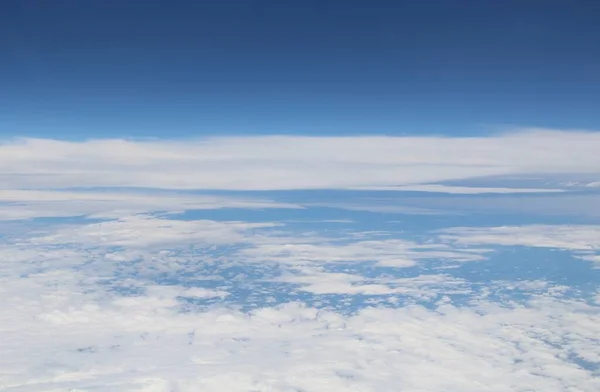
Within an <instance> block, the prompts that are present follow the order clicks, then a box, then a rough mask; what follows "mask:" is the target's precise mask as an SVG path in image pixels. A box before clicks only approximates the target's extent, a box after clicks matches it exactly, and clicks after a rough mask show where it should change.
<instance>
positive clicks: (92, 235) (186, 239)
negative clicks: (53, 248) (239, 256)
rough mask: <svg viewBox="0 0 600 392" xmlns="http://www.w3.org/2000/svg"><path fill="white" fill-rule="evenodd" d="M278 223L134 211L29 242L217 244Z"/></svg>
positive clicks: (141, 246) (245, 237) (133, 245)
mask: <svg viewBox="0 0 600 392" xmlns="http://www.w3.org/2000/svg"><path fill="white" fill-rule="evenodd" d="M277 226H279V224H277V223H248V222H219V221H212V220H177V219H162V218H158V217H154V216H149V215H133V216H126V217H123V218H120V219H117V220H110V221H105V222H100V223H92V224H86V225H73V226H67V227H61V228H59V229H58V230H57V231H55V232H53V233H49V234H47V235H43V236H38V237H35V238H33V239H32V240H31V242H32V243H33V244H37V245H40V244H52V245H58V244H78V245H85V246H92V247H97V246H104V247H114V246H125V247H128V248H130V249H150V248H161V247H177V246H181V245H190V244H197V245H220V244H233V243H242V242H248V241H249V240H250V239H251V230H253V229H261V228H272V227H277Z"/></svg>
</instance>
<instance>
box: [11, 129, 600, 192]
mask: <svg viewBox="0 0 600 392" xmlns="http://www.w3.org/2000/svg"><path fill="white" fill-rule="evenodd" d="M599 147H600V133H594V132H561V131H547V130H535V129H534V130H525V131H521V132H517V133H513V134H502V135H497V136H493V137H454V138H448V137H383V136H381V137H300V136H262V137H225V138H210V139H201V140H186V141H165V140H160V141H125V140H91V141H84V142H69V141H58V140H44V139H23V140H19V141H16V142H5V143H4V144H1V145H0V167H2V174H1V175H0V180H1V181H2V186H3V188H5V189H23V188H31V187H33V188H60V187H81V186H101V187H102V186H104V187H148V188H171V189H174V188H180V189H236V190H259V189H262V190H268V189H301V188H304V189H306V188H328V189H331V188H356V187H381V186H383V187H386V186H400V185H417V184H433V183H436V182H440V181H446V180H458V179H468V178H475V177H482V176H491V175H513V176H515V175H519V174H521V175H530V174H548V173H597V171H598V167H600V155H599V154H598V153H597V151H598V148H599Z"/></svg>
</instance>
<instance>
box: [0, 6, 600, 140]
mask: <svg viewBox="0 0 600 392" xmlns="http://www.w3.org/2000/svg"><path fill="white" fill-rule="evenodd" d="M0 7H1V11H2V12H0V18H1V19H0V36H2V39H1V40H0V49H1V51H2V53H3V61H2V62H1V63H0V78H1V79H0V84H1V85H2V86H3V88H2V90H1V92H0V107H1V108H2V111H1V112H0V132H1V133H2V134H3V135H6V136H14V135H24V134H25V135H30V136H53V137H55V136H58V135H61V136H64V137H68V138H81V137H85V136H94V137H100V136H103V137H104V136H106V137H121V136H125V137H131V136H138V137H146V136H159V137H160V136H165V135H170V136H173V137H185V136H190V135H194V136H196V135H213V134H255V133H275V134H281V133H285V134H289V133H293V134H313V135H322V134H365V133H379V134H394V135H401V134H481V133H489V132H493V131H496V130H498V129H504V128H505V127H507V126H508V127H510V126H515V125H519V126H538V127H549V128H579V129H592V128H594V126H596V123H595V122H596V121H597V118H596V114H595V111H596V104H595V103H596V102H598V101H599V100H600V93H599V92H598V91H599V90H598V88H597V86H598V83H599V82H600V80H599V79H598V78H599V76H598V73H597V69H598V67H599V66H600V64H599V62H600V49H598V48H599V47H600V45H598V37H599V36H600V31H599V29H600V28H599V27H598V26H597V23H596V20H595V15H596V14H597V13H598V12H600V9H599V6H598V4H596V2H593V1H585V2H581V3H578V4H573V3H569V2H564V1H527V2H522V1H503V2H472V1H452V2H443V1H422V2H414V1H380V0H378V1H373V2H369V3H368V4H367V3H365V2H361V1H306V2H265V1H237V0H232V1H223V2H205V1H173V2H163V1H144V2H141V1H125V2H123V1H110V0H109V1H103V2H94V4H81V2H77V1H68V0H67V1H58V2H39V1H14V2H9V3H6V4H2V5H1V6H0Z"/></svg>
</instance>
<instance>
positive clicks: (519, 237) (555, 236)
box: [439, 225, 600, 251]
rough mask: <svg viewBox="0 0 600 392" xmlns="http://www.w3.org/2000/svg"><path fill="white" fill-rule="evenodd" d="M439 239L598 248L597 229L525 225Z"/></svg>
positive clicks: (460, 231)
mask: <svg viewBox="0 0 600 392" xmlns="http://www.w3.org/2000/svg"><path fill="white" fill-rule="evenodd" d="M439 232H440V233H443V234H441V235H440V237H441V238H442V239H444V240H451V241H453V242H455V243H457V244H462V245H491V244H494V245H505V246H513V245H521V246H533V247H544V248H559V249H569V250H578V251H590V250H591V251H593V250H596V249H599V248H600V226H591V225H587V226H586V225H526V226H498V227H454V228H450V229H443V230H440V231H439Z"/></svg>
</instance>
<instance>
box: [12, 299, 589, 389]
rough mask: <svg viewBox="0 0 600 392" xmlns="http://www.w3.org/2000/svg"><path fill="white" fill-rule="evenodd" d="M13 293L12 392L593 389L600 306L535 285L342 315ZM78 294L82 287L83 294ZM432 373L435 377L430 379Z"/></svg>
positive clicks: (295, 306) (293, 308) (299, 308)
mask: <svg viewBox="0 0 600 392" xmlns="http://www.w3.org/2000/svg"><path fill="white" fill-rule="evenodd" d="M71 294H73V293H70V292H68V291H63V292H62V293H56V292H55V293H53V294H49V293H48V294H45V295H42V296H30V297H29V298H28V299H25V298H21V299H20V298H19V296H21V297H23V294H19V295H17V296H16V297H14V296H12V295H8V296H5V298H7V300H8V301H9V303H10V304H11V308H10V309H3V311H2V313H0V316H1V317H2V318H1V320H2V323H1V324H0V331H1V332H2V336H3V339H2V341H1V342H0V349H1V350H2V352H3V354H5V355H3V356H2V357H0V366H1V368H2V378H1V379H0V387H2V389H3V390H6V391H20V392H28V391H40V390H71V391H92V390H94V391H114V390H120V391H140V390H142V391H160V392H167V391H180V392H191V391H203V392H211V391H223V390H227V391H233V392H236V391H239V392H245V391H251V390H256V391H274V392H276V391H280V392H287V391H306V392H317V391H322V390H325V389H326V390H328V391H373V392H374V391H378V392H379V391H390V392H391V391H397V390H398V388H402V389H403V390H407V391H421V390H427V391H446V390H449V389H451V390H461V391H467V392H468V391H473V392H475V391H477V392H480V391H507V392H508V391H527V390H543V391H550V392H551V391H561V392H562V391H581V392H583V391H591V390H596V389H598V388H599V387H600V383H599V379H598V378H597V377H596V376H597V374H596V373H595V371H594V370H593V369H594V368H595V367H596V366H597V364H598V363H599V361H600V345H598V344H597V337H598V335H599V334H600V327H599V326H600V318H599V316H598V312H597V308H592V307H591V306H590V305H586V304H585V303H581V302H577V301H569V300H563V299H560V298H555V297H552V296H547V295H544V294H542V295H540V296H538V297H537V298H535V299H533V300H532V301H530V302H529V303H527V304H525V305H514V304H513V305H508V306H506V305H504V306H499V305H497V304H494V303H491V302H488V301H479V303H478V304H477V305H475V306H473V307H470V308H459V307H456V306H454V305H452V304H449V303H446V304H440V305H438V306H437V307H436V308H435V309H426V308H423V307H420V306H408V307H403V308H397V309H382V308H371V309H364V310H362V311H360V312H358V313H356V314H354V315H341V314H338V313H335V312H332V311H327V310H319V309H316V308H310V307H306V306H303V305H302V304H299V303H289V304H285V305H281V306H278V307H264V308H261V309H258V310H256V311H253V312H251V313H241V312H236V311H232V310H227V309H214V310H210V311H206V312H200V313H198V312H192V313H181V312H179V311H178V310H177V308H178V306H177V305H178V304H177V301H175V300H173V299H170V297H169V296H167V297H164V296H156V295H155V293H151V294H149V295H146V296H141V297H129V298H127V299H115V300H105V301H101V300H98V299H96V300H94V299H93V298H90V297H89V296H88V297H86V298H85V301H81V299H80V300H74V299H73V298H77V297H73V296H72V295H71ZM79 295H80V296H81V293H80V294H79ZM432 375H435V377H433V376H432Z"/></svg>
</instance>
